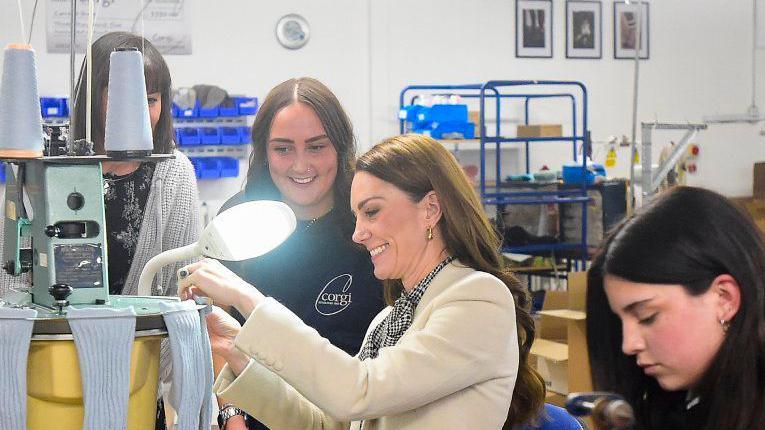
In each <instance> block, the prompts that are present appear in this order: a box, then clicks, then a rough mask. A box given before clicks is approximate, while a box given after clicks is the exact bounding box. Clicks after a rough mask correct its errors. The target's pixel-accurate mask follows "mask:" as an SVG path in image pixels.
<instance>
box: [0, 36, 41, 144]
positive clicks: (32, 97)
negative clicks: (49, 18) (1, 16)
mask: <svg viewBox="0 0 765 430" xmlns="http://www.w3.org/2000/svg"><path fill="white" fill-rule="evenodd" d="M42 155H43V130H42V116H41V114H40V97H39V96H38V94H37V65H36V63H35V51H34V50H33V49H32V47H31V46H29V45H8V47H6V48H5V53H4V58H3V77H2V83H0V157H10V158H37V157H41V156H42Z"/></svg>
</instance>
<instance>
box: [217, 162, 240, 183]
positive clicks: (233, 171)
mask: <svg viewBox="0 0 765 430" xmlns="http://www.w3.org/2000/svg"><path fill="white" fill-rule="evenodd" d="M218 161H219V162H220V177H221V178H236V177H237V176H239V160H237V159H236V158H231V157H220V158H218Z"/></svg>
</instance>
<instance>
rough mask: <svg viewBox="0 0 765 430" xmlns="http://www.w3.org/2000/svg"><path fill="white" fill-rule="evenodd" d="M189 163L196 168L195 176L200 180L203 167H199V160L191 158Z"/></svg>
mask: <svg viewBox="0 0 765 430" xmlns="http://www.w3.org/2000/svg"><path fill="white" fill-rule="evenodd" d="M189 161H190V162H191V165H192V166H193V167H194V176H196V177H197V179H199V176H200V174H201V167H200V165H199V159H198V158H196V157H189Z"/></svg>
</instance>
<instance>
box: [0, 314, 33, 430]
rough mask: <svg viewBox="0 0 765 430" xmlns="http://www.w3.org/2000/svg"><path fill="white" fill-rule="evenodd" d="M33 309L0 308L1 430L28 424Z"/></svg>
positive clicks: (18, 427) (20, 427) (21, 427)
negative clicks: (28, 383) (1, 364)
mask: <svg viewBox="0 0 765 430" xmlns="http://www.w3.org/2000/svg"><path fill="white" fill-rule="evenodd" d="M36 316H37V311H36V310H34V309H12V308H4V307H0V362H1V363H3V372H2V374H0V393H2V395H0V429H23V428H26V425H27V357H28V356H29V343H30V341H31V340H32V328H33V326H34V321H32V320H30V319H29V318H34V317H36Z"/></svg>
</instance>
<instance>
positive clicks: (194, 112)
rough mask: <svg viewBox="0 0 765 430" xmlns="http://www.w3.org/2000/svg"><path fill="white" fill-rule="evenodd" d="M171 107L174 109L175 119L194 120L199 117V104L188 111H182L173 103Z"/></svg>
mask: <svg viewBox="0 0 765 430" xmlns="http://www.w3.org/2000/svg"><path fill="white" fill-rule="evenodd" d="M173 107H175V109H176V118H196V117H198V116H199V102H197V103H196V104H195V105H194V107H193V108H189V109H182V108H181V107H180V106H178V105H176V104H175V103H173Z"/></svg>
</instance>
